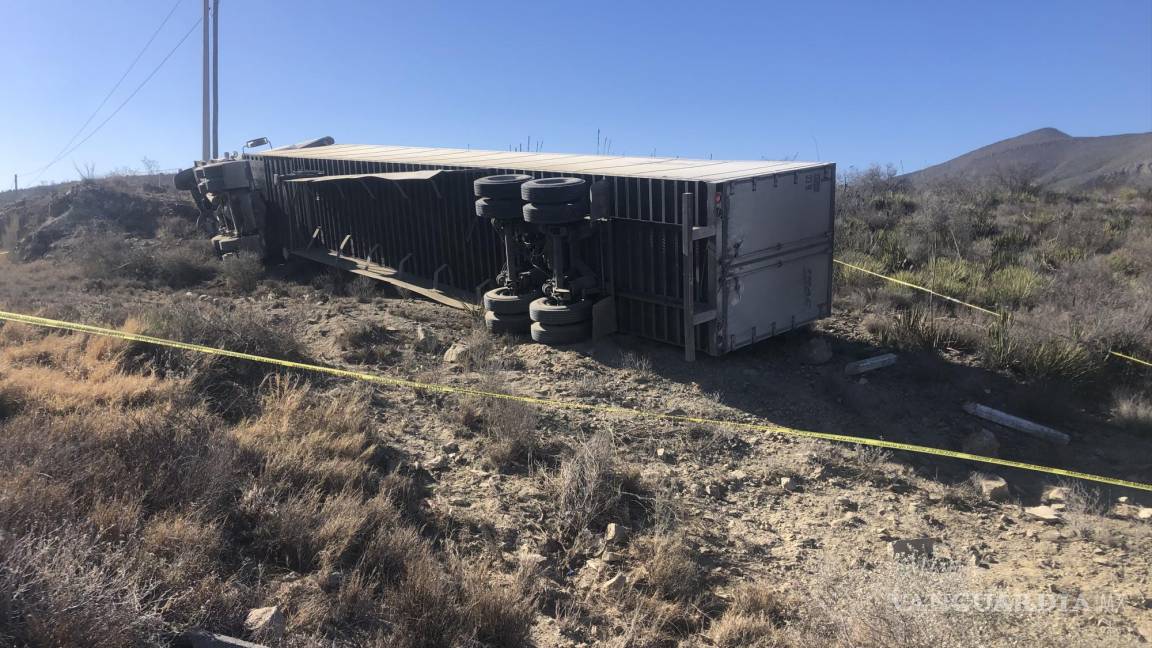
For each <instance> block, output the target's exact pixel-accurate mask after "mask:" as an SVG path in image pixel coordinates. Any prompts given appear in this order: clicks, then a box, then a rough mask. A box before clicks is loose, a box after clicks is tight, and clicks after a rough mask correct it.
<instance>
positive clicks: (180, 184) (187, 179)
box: [172, 169, 196, 191]
mask: <svg viewBox="0 0 1152 648" xmlns="http://www.w3.org/2000/svg"><path fill="white" fill-rule="evenodd" d="M172 184H174V185H176V188H177V189H179V190H180V191H192V190H193V189H195V188H196V175H195V173H194V172H193V170H192V169H183V170H181V171H180V172H179V173H177V174H176V177H174V178H172Z"/></svg>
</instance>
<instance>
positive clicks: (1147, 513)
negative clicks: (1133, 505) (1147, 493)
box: [1136, 506, 1152, 520]
mask: <svg viewBox="0 0 1152 648" xmlns="http://www.w3.org/2000/svg"><path fill="white" fill-rule="evenodd" d="M1136 519H1138V520H1152V508H1147V507H1143V506H1142V507H1140V510H1139V511H1136Z"/></svg>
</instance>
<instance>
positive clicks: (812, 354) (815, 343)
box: [804, 338, 832, 365]
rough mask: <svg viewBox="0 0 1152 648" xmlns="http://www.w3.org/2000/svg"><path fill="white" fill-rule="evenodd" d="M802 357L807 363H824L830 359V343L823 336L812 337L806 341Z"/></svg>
mask: <svg viewBox="0 0 1152 648" xmlns="http://www.w3.org/2000/svg"><path fill="white" fill-rule="evenodd" d="M804 358H805V360H806V361H807V362H808V364H814V365H821V364H825V363H827V362H829V361H831V360H832V345H831V344H829V343H828V340H825V339H824V338H812V339H811V340H809V341H808V347H807V348H806V349H805V354H804Z"/></svg>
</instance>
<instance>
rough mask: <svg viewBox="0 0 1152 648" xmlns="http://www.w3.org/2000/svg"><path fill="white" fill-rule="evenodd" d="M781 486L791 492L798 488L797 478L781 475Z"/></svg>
mask: <svg viewBox="0 0 1152 648" xmlns="http://www.w3.org/2000/svg"><path fill="white" fill-rule="evenodd" d="M780 488H783V489H784V490H786V491H788V492H789V493H791V492H792V491H794V490H796V480H795V479H793V478H791V477H781V478H780Z"/></svg>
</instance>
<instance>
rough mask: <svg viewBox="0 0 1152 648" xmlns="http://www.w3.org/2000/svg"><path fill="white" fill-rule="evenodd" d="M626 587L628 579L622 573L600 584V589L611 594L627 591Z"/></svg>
mask: <svg viewBox="0 0 1152 648" xmlns="http://www.w3.org/2000/svg"><path fill="white" fill-rule="evenodd" d="M628 587H629V584H628V577H627V576H625V575H624V574H623V573H619V574H616V575H615V576H613V577H612V578H609V579H608V580H606V581H604V582H603V583H601V584H600V589H602V590H604V591H605V592H612V593H617V592H623V591H624V590H626V589H628Z"/></svg>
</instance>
